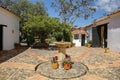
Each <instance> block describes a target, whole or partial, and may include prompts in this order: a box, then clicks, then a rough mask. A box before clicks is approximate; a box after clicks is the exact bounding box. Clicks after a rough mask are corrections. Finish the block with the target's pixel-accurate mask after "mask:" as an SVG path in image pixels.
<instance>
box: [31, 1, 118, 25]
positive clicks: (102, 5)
mask: <svg viewBox="0 0 120 80" xmlns="http://www.w3.org/2000/svg"><path fill="white" fill-rule="evenodd" d="M29 1H30V2H33V3H34V2H36V1H42V2H44V4H45V7H46V8H47V10H48V13H49V15H50V17H58V18H60V17H59V16H58V13H57V12H55V10H54V9H53V8H52V7H51V6H50V5H51V2H53V1H54V0H29ZM95 7H96V8H97V11H96V12H95V13H94V14H93V16H91V17H89V18H88V19H87V20H84V19H83V18H79V19H77V20H76V22H75V23H74V25H75V26H78V27H83V26H85V25H88V24H90V23H91V22H93V21H94V20H95V19H98V18H100V17H103V16H104V14H105V13H106V14H108V13H110V12H112V11H114V10H116V9H118V8H120V0H95Z"/></svg>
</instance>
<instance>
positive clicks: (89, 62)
mask: <svg viewBox="0 0 120 80" xmlns="http://www.w3.org/2000/svg"><path fill="white" fill-rule="evenodd" d="M57 52H58V51H57V50H45V49H31V48H22V49H19V50H10V51H0V80H120V53H117V52H112V51H110V52H109V53H104V49H102V48H87V47H73V48H68V49H67V54H69V55H70V56H71V58H72V60H73V61H76V62H81V63H83V64H85V65H86V66H87V67H88V69H89V71H88V72H87V74H85V75H83V76H81V77H77V78H72V79H51V78H48V77H45V76H43V75H41V74H39V73H38V72H36V71H35V69H36V66H37V65H38V64H40V63H42V62H46V61H50V59H51V57H52V56H54V55H55V54H56V53H57ZM56 75H57V74H56Z"/></svg>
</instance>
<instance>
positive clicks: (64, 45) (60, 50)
mask: <svg viewBox="0 0 120 80" xmlns="http://www.w3.org/2000/svg"><path fill="white" fill-rule="evenodd" d="M55 45H56V46H57V47H58V53H57V56H58V61H62V59H63V58H64V57H65V54H66V48H67V47H69V46H70V45H71V43H70V42H64V41H62V42H55Z"/></svg>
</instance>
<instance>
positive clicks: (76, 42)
mask: <svg viewBox="0 0 120 80" xmlns="http://www.w3.org/2000/svg"><path fill="white" fill-rule="evenodd" d="M77 35H79V36H78V38H75V35H73V43H75V46H76V47H77V46H81V34H77Z"/></svg>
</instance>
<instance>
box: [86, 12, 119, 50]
mask: <svg viewBox="0 0 120 80" xmlns="http://www.w3.org/2000/svg"><path fill="white" fill-rule="evenodd" d="M85 28H86V29H87V32H88V35H89V37H92V43H93V44H92V47H103V48H104V47H108V48H110V50H112V51H117V52H120V36H119V34H120V10H117V11H114V12H112V13H111V14H109V15H107V16H105V17H103V18H100V19H97V20H96V21H94V22H93V23H91V24H90V25H88V26H85ZM90 39H91V38H90Z"/></svg>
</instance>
